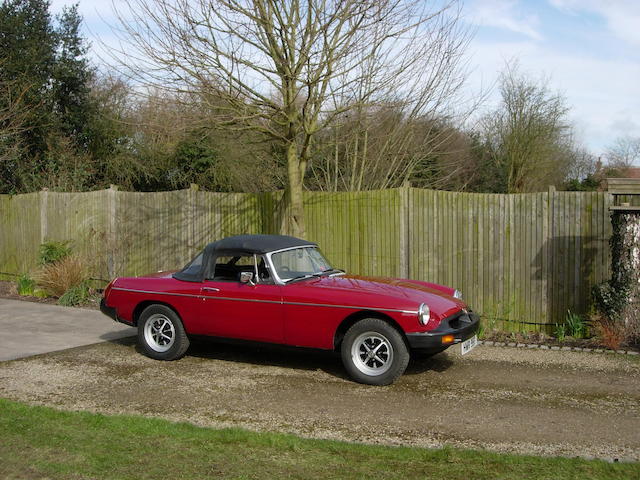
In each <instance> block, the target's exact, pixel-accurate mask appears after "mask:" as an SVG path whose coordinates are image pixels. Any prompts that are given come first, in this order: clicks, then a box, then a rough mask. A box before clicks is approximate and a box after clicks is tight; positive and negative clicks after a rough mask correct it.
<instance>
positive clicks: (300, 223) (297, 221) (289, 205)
mask: <svg viewBox="0 0 640 480" xmlns="http://www.w3.org/2000/svg"><path fill="white" fill-rule="evenodd" d="M305 170H306V161H305V160H303V159H302V158H300V156H299V155H298V148H297V144H296V142H295V141H292V142H290V143H289V146H288V147H287V173H288V175H287V177H288V180H289V182H288V185H287V190H286V191H285V195H284V197H283V199H282V201H283V202H284V205H283V207H284V208H283V215H282V217H281V222H280V232H281V233H283V234H286V235H292V236H294V237H300V238H304V234H305V229H304V201H303V197H302V192H303V183H304V172H305Z"/></svg>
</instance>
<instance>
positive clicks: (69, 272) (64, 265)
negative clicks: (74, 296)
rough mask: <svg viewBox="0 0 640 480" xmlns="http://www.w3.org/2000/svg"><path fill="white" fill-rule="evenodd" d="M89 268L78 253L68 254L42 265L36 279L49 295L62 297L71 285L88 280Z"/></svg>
mask: <svg viewBox="0 0 640 480" xmlns="http://www.w3.org/2000/svg"><path fill="white" fill-rule="evenodd" d="M87 277H88V275H87V269H86V268H85V265H84V263H83V262H82V261H81V260H80V258H79V257H77V256H76V255H68V256H66V257H64V258H62V259H61V260H58V261H56V262H54V263H48V264H46V265H44V266H43V267H42V269H41V270H40V272H39V273H38V275H37V277H36V280H37V282H38V285H40V286H41V287H42V288H43V289H44V290H45V291H46V292H47V293H48V294H49V295H52V296H54V297H61V296H62V295H63V294H64V293H65V292H66V291H67V290H69V289H70V288H71V287H75V286H77V285H80V284H82V283H83V282H84V281H85V280H87Z"/></svg>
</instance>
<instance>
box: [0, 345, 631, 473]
mask: <svg viewBox="0 0 640 480" xmlns="http://www.w3.org/2000/svg"><path fill="white" fill-rule="evenodd" d="M639 380H640V362H639V361H638V358H637V357H629V356H625V355H616V354H593V353H578V352H564V351H538V350H525V349H516V348H494V347H486V346H480V347H478V348H476V349H475V350H474V351H473V352H471V353H470V354H469V355H466V356H465V357H460V356H459V355H458V354H457V353H456V352H447V353H443V354H440V355H437V356H435V357H433V358H431V359H426V360H414V361H412V363H411V364H410V365H409V369H408V371H407V373H406V374H405V375H404V376H403V377H401V378H400V380H399V381H398V382H397V383H396V384H394V385H392V386H388V387H369V386H364V385H359V384H356V383H353V382H351V381H349V380H348V379H347V378H346V376H345V374H344V371H343V369H342V365H341V363H340V360H339V358H338V357H337V356H335V355H332V354H326V353H320V352H314V351H311V352H310V351H299V350H292V349H281V348H276V347H264V346H237V345H236V346H234V345H226V344H221V343H216V342H206V343H198V344H196V345H194V346H192V348H191V349H190V350H189V352H188V354H187V356H186V357H185V358H183V359H182V360H180V361H177V362H159V361H154V360H150V359H148V358H146V357H144V356H142V355H141V354H140V353H138V351H137V347H136V344H135V342H134V340H132V339H123V340H114V341H112V342H109V343H103V344H99V345H92V346H87V347H79V348H75V349H71V350H66V351H62V352H56V353H51V354H46V355H40V356H36V357H31V358H25V359H21V360H14V361H9V362H2V363H0V396H2V397H5V398H9V399H13V400H21V401H26V402H28V403H32V404H40V405H52V406H56V407H59V408H65V409H74V410H90V411H94V412H103V413H131V414H142V415H148V416H155V417H163V418H167V419H171V420H178V421H187V422H192V423H195V424H199V425H206V426H213V427H224V426H239V427H245V428H249V429H255V430H269V431H281V432H289V433H295V434H300V435H303V436H308V437H320V438H334V439H343V440H349V441H360V442H370V443H383V444H394V445H420V446H441V445H445V444H447V445H451V446H460V447H469V448H487V449H490V450H495V451H509V452H520V453H535V454H550V455H567V456H586V457H599V458H606V459H614V458H618V459H622V460H634V461H638V460H640V433H639V432H640V381H639Z"/></svg>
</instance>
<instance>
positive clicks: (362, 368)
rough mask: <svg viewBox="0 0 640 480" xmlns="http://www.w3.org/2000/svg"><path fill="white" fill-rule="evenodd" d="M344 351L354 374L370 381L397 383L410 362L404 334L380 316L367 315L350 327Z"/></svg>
mask: <svg viewBox="0 0 640 480" xmlns="http://www.w3.org/2000/svg"><path fill="white" fill-rule="evenodd" d="M340 353H341V355H342V363H343V364H344V366H345V368H346V370H347V372H348V373H349V375H350V376H351V378H353V379H354V380H355V381H357V382H360V383H365V384H367V385H389V384H391V383H393V382H394V381H395V380H396V379H397V378H398V377H399V376H400V375H402V374H403V373H404V371H405V369H406V368H407V364H408V363H409V350H408V349H407V345H406V343H405V341H404V338H402V335H401V334H400V333H399V332H398V331H397V330H396V329H395V328H393V327H392V326H391V325H389V324H388V323H387V322H385V321H384V320H380V319H378V318H365V319H363V320H360V321H359V322H357V323H355V324H354V325H353V326H352V327H351V328H349V330H347V333H346V334H345V336H344V339H343V341H342V345H341V348H340Z"/></svg>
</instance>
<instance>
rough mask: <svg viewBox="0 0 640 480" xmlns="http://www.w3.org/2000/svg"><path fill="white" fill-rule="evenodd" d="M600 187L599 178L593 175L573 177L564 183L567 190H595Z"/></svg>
mask: <svg viewBox="0 0 640 480" xmlns="http://www.w3.org/2000/svg"><path fill="white" fill-rule="evenodd" d="M598 187H600V180H598V179H597V178H595V177H594V176H593V175H587V176H586V177H585V178H583V179H582V180H578V179H577V178H573V179H570V180H568V181H567V182H566V183H565V186H564V189H565V190H567V191H569V192H595V191H597V190H598Z"/></svg>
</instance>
